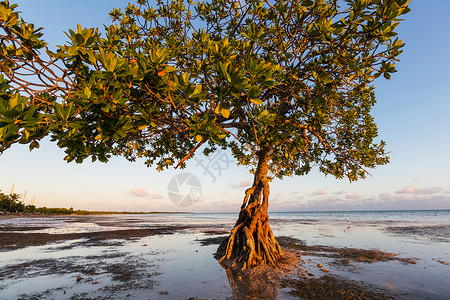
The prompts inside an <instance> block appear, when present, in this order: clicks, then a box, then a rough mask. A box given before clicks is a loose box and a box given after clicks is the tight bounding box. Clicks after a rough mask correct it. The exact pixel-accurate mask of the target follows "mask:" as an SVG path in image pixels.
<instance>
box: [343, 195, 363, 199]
mask: <svg viewBox="0 0 450 300" xmlns="http://www.w3.org/2000/svg"><path fill="white" fill-rule="evenodd" d="M345 198H346V199H351V200H355V199H359V198H361V196H360V195H358V194H356V193H351V194H350V195H347V196H345Z"/></svg>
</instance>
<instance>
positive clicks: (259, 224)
mask: <svg viewBox="0 0 450 300" xmlns="http://www.w3.org/2000/svg"><path fill="white" fill-rule="evenodd" d="M257 154H258V166H257V168H256V171H255V180H254V182H253V186H252V187H251V188H249V189H247V190H246V191H245V198H244V202H243V203H242V206H241V212H240V214H239V218H238V220H237V221H236V224H235V225H234V228H233V230H232V231H231V234H230V236H229V237H227V238H226V239H225V240H224V241H222V243H221V244H220V246H219V248H218V249H217V253H216V258H220V261H219V262H220V263H226V264H227V265H229V266H231V267H232V268H238V269H242V270H244V269H246V268H250V267H252V266H256V265H259V264H267V265H274V263H275V261H277V260H278V259H279V258H280V257H281V256H282V255H283V252H282V251H281V247H280V245H279V244H278V242H277V241H276V240H275V237H274V235H273V233H272V229H270V226H269V216H268V215H267V209H268V207H269V181H268V179H267V173H268V171H269V166H268V162H269V159H270V150H268V149H262V150H260V151H258V153H257Z"/></svg>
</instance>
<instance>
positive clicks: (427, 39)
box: [0, 0, 450, 212]
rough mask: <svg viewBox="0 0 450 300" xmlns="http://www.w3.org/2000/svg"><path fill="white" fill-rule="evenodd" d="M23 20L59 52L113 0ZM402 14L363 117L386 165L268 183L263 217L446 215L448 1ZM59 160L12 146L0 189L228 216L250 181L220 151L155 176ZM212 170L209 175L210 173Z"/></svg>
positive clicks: (3, 159) (31, 7)
mask: <svg viewBox="0 0 450 300" xmlns="http://www.w3.org/2000/svg"><path fill="white" fill-rule="evenodd" d="M17 3H18V4H19V10H20V11H22V12H23V18H24V19H25V20H26V21H29V22H33V23H34V24H35V26H38V27H39V26H40V27H44V33H45V39H46V40H47V41H48V42H49V43H50V46H52V45H55V44H63V43H64V41H65V40H66V37H65V35H64V33H63V31H65V30H68V29H75V28H76V24H77V23H80V24H82V25H83V26H85V27H102V24H107V23H109V22H110V20H109V17H108V12H109V11H110V10H111V9H112V8H113V7H116V8H118V7H124V6H125V5H126V4H127V3H128V2H127V1H122V0H108V1H106V0H95V1H86V0H79V1H67V0H59V1H56V0H53V1H52V0H39V1H36V0H21V1H17ZM410 7H411V9H412V11H411V12H410V13H409V14H407V15H406V16H405V21H404V22H402V23H401V24H400V26H399V28H398V30H397V32H398V33H399V35H400V38H401V39H403V40H404V42H406V46H405V48H404V53H403V54H402V55H401V57H400V59H401V61H400V63H398V64H397V70H398V73H395V74H393V76H392V79H391V80H384V79H379V80H378V81H377V82H376V83H375V84H376V95H377V100H378V103H377V104H376V106H375V108H374V110H373V113H374V116H375V119H376V122H377V124H378V126H379V136H380V138H381V139H383V140H385V141H386V142H387V149H388V150H389V151H390V157H391V163H390V164H388V165H386V166H381V167H378V168H377V169H375V170H372V171H371V174H372V177H369V178H367V179H366V180H361V181H358V182H356V183H351V184H350V183H349V182H348V181H345V180H336V179H334V178H332V177H325V176H324V175H321V174H319V173H318V172H317V171H313V172H312V173H311V174H309V175H307V176H303V177H292V178H285V179H284V180H283V181H279V180H275V181H274V182H273V183H272V186H271V193H272V194H271V202H270V205H271V206H270V210H271V211H302V210H366V209H367V210H371V209H427V208H428V209H450V158H449V155H448V153H449V149H450V101H449V95H450V72H449V70H450V56H449V54H448V49H450V35H449V33H448V32H449V31H450V1H448V0H433V1H425V0H413V1H412V2H411V3H410ZM63 157H64V152H63V150H61V149H59V148H58V147H57V146H56V145H54V144H52V143H50V142H48V141H46V142H43V143H42V144H41V148H40V149H38V150H34V151H32V152H30V151H29V150H28V147H27V146H26V145H25V146H24V145H15V146H13V147H12V148H11V149H9V150H8V151H6V152H5V153H4V154H2V155H1V156H0V189H1V190H2V191H3V192H9V191H10V190H11V188H12V185H13V183H15V186H14V192H17V193H20V194H24V193H25V192H27V196H26V199H25V202H26V203H29V201H30V200H31V199H32V198H33V195H36V201H35V204H36V205H37V206H48V207H73V208H75V209H90V210H127V211H180V210H183V211H195V212H216V211H217V212H219V211H220V212H221V211H230V212H235V211H236V212H237V211H238V210H239V207H240V204H241V202H242V199H243V193H244V190H245V188H246V187H248V185H249V184H250V182H251V180H252V177H251V175H250V174H249V173H248V170H246V169H245V168H242V167H236V166H235V163H234V161H232V158H231V156H230V155H229V153H227V152H221V153H219V154H218V155H217V158H216V159H213V162H212V163H211V164H209V166H208V167H201V166H199V164H198V162H201V163H202V164H203V165H204V166H207V165H208V160H207V159H206V158H204V157H201V156H200V157H199V158H198V161H193V160H191V161H190V163H189V165H188V168H187V169H185V170H181V171H180V170H168V171H164V172H157V171H156V170H154V169H152V168H147V167H145V166H144V164H143V163H142V162H136V163H130V162H128V161H126V160H125V159H123V158H114V159H112V160H111V161H110V162H109V163H108V164H102V163H98V162H97V163H91V162H88V161H86V162H85V163H83V164H81V165H77V164H74V163H71V164H67V163H66V162H65V161H64V160H63ZM218 168H219V169H221V170H219V169H218ZM180 172H189V173H192V174H194V175H195V176H197V177H198V179H199V180H200V182H201V184H202V194H201V197H200V198H199V199H198V201H197V202H196V203H195V204H194V205H192V206H190V207H183V208H180V207H178V206H176V205H175V204H173V203H172V202H171V201H170V199H169V197H168V191H167V189H168V184H169V182H170V180H171V179H172V178H173V177H174V176H176V175H177V174H179V173H180Z"/></svg>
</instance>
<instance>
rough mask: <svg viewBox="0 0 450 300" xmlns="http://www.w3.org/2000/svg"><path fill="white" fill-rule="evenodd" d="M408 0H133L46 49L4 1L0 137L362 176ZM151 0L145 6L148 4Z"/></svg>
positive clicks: (76, 157)
mask: <svg viewBox="0 0 450 300" xmlns="http://www.w3.org/2000/svg"><path fill="white" fill-rule="evenodd" d="M408 2H409V0H345V1H337V0H315V1H312V0H303V1H301V0H292V1H291V0H289V1H282V0H280V1H273V0H262V1H259V0H258V1H256V0H244V1H231V0H209V1H204V2H202V1H198V2H191V1H182V0H170V1H167V2H165V1H164V2H163V1H162V0H157V1H156V2H152V1H148V0H138V1H137V3H135V4H129V5H128V6H126V7H125V8H122V9H113V10H112V12H111V13H110V17H111V18H112V20H113V24H112V25H110V26H105V28H104V30H99V29H95V28H84V27H82V26H81V25H78V27H77V28H76V30H69V31H68V32H67V37H68V41H66V42H65V43H64V44H62V45H60V46H58V49H57V50H56V51H50V50H49V49H47V48H46V46H47V44H46V42H45V40H44V39H43V34H42V33H41V30H42V28H36V27H35V26H34V25H33V24H31V23H27V22H26V21H25V20H23V19H22V18H21V17H20V14H19V12H17V5H15V4H10V3H9V2H8V1H2V2H0V27H1V30H0V38H1V41H0V72H1V74H0V151H4V150H6V149H7V148H9V147H10V146H11V145H12V144H14V143H21V144H29V147H30V149H33V148H36V147H39V141H40V140H41V139H43V138H44V137H46V136H50V137H51V140H52V141H55V142H57V144H58V146H59V147H61V148H63V149H64V150H65V152H66V154H67V156H66V158H65V159H66V160H67V161H69V162H70V161H76V162H78V163H79V162H82V161H83V160H84V159H86V158H88V157H90V158H92V160H96V159H98V160H100V161H102V162H105V161H107V160H108V159H109V158H110V157H111V156H112V155H117V156H123V157H125V158H127V159H129V160H131V161H133V160H135V159H136V158H145V161H146V164H147V165H149V166H150V165H156V167H157V168H158V169H159V170H161V169H164V168H166V167H169V166H172V165H174V166H181V167H183V166H184V165H185V161H186V160H187V159H188V158H190V157H192V156H193V155H194V153H195V151H196V150H197V149H199V148H200V149H203V151H205V153H206V154H208V153H210V152H212V151H214V150H215V149H217V148H223V149H227V148H228V149H231V151H232V153H233V156H234V157H235V158H236V160H237V162H238V163H240V164H243V165H253V166H255V163H256V162H257V160H258V157H257V156H256V155H255V154H256V152H257V151H258V150H260V149H270V151H271V157H270V158H271V161H270V164H269V169H270V173H271V174H272V175H273V176H276V177H279V178H282V177H284V176H291V175H303V174H306V173H308V172H309V171H310V170H311V168H312V167H315V166H316V167H318V168H319V169H320V171H321V172H323V173H325V174H331V175H334V176H336V177H337V178H344V177H347V178H349V179H350V180H357V179H358V178H364V177H365V175H366V172H367V171H366V170H367V169H368V168H373V167H375V166H376V165H380V164H385V163H387V162H388V157H387V155H386V153H385V150H384V143H383V142H382V141H381V142H377V141H376V138H377V127H376V124H375V123H374V119H373V117H372V116H371V108H372V107H373V105H374V104H375V94H374V85H373V82H374V80H375V79H376V78H377V77H379V76H380V75H383V76H384V77H385V78H387V79H389V78H390V74H391V73H394V72H395V71H396V70H395V62H396V61H397V60H398V56H399V55H400V54H401V52H402V47H403V45H404V44H403V43H402V41H401V40H399V39H398V38H397V33H396V32H395V29H396V27H397V25H398V24H399V22H400V19H399V17H401V16H402V15H403V14H405V13H407V12H408V11H409V8H408V7H407V4H408ZM152 5H153V6H152Z"/></svg>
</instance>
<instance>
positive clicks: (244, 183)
mask: <svg viewBox="0 0 450 300" xmlns="http://www.w3.org/2000/svg"><path fill="white" fill-rule="evenodd" d="M252 184H253V180H244V181H241V182H239V183H237V184H232V185H231V186H232V187H233V189H236V190H238V189H242V188H250V187H251V186H252Z"/></svg>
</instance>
